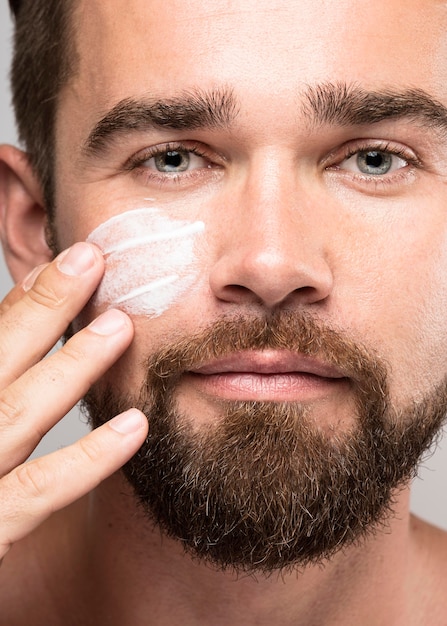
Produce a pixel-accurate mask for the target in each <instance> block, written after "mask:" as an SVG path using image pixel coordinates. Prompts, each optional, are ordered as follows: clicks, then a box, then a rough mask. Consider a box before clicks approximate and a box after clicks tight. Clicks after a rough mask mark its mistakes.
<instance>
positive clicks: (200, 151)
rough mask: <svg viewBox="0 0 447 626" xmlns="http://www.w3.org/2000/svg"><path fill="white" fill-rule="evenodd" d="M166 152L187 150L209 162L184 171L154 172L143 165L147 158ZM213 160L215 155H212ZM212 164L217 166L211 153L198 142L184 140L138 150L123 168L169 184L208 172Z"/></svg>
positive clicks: (148, 179)
mask: <svg viewBox="0 0 447 626" xmlns="http://www.w3.org/2000/svg"><path fill="white" fill-rule="evenodd" d="M167 152H188V153H190V154H194V155H196V156H198V157H201V158H202V159H205V160H206V161H208V162H209V165H208V166H207V167H203V168H197V169H194V170H190V171H185V172H172V173H167V172H156V171H154V170H150V169H149V168H148V167H143V163H145V162H146V161H149V159H153V158H155V157H157V156H162V155H164V154H166V153H167ZM214 161H215V157H214ZM213 166H218V164H216V163H215V162H213V159H212V157H211V155H210V154H209V153H208V152H207V151H206V150H205V149H204V148H203V147H201V145H200V144H198V143H195V142H185V143H180V142H179V143H166V144H162V145H157V146H152V147H150V148H147V149H146V150H144V152H139V153H138V154H136V155H134V156H133V157H131V158H130V159H129V161H127V163H126V165H125V169H126V170H127V171H131V172H134V173H135V174H136V175H138V176H143V177H145V179H146V180H147V181H155V182H157V183H158V184H160V185H162V184H170V183H180V182H186V181H187V180H188V179H190V178H197V176H200V175H203V174H204V172H209V170H210V169H212V168H213Z"/></svg>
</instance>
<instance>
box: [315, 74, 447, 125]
mask: <svg viewBox="0 0 447 626" xmlns="http://www.w3.org/2000/svg"><path fill="white" fill-rule="evenodd" d="M303 113H304V115H305V116H306V117H307V119H309V120H311V121H312V122H313V123H316V124H329V125H338V126H362V125H365V124H366V125H368V124H378V123H379V122H383V121H385V120H393V119H404V118H405V119H408V120H411V121H413V122H417V123H420V124H422V125H424V126H428V127H429V128H432V129H437V130H441V131H447V108H446V107H445V106H444V105H443V104H442V103H441V102H439V101H438V100H436V99H435V98H433V97H431V96H430V95H429V94H428V93H427V92H426V91H424V90H423V89H405V90H395V89H392V88H389V89H383V90H377V91H368V90H366V89H363V88H361V87H359V86H356V85H347V84H344V83H335V84H334V83H323V84H321V85H318V86H316V87H309V88H308V90H307V92H306V94H305V97H304V100H303Z"/></svg>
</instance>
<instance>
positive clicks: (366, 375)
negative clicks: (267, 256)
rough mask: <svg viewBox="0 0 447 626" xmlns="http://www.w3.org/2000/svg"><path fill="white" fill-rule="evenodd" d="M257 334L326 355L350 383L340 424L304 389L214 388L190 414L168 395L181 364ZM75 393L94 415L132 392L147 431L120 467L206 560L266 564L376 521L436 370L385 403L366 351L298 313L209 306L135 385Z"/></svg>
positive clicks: (414, 445) (424, 427)
mask: <svg viewBox="0 0 447 626" xmlns="http://www.w3.org/2000/svg"><path fill="white" fill-rule="evenodd" d="M267 348H272V349H279V350H280V349H288V350H294V351H296V352H300V353H303V354H306V355H312V356H317V357H318V358H320V359H322V360H323V361H325V362H326V363H329V364H332V365H334V366H336V367H337V368H339V369H340V370H341V371H342V372H343V373H344V374H345V376H346V377H347V378H348V379H349V380H350V383H351V389H352V391H350V392H348V393H347V396H349V397H347V401H346V407H347V408H346V410H347V411H349V407H351V409H350V411H351V413H353V412H354V415H350V416H349V417H350V418H352V424H353V426H352V427H350V428H348V429H346V428H345V429H344V430H343V431H342V432H338V430H341V429H338V430H337V428H334V429H332V430H329V429H327V428H322V427H321V425H319V424H318V423H317V421H316V420H315V419H313V416H312V406H310V405H307V406H306V405H305V404H304V403H290V402H288V403H284V402H282V403H280V402H233V401H220V406H221V407H222V413H221V415H219V416H217V418H216V419H215V420H213V422H212V424H208V425H207V426H200V427H197V426H195V427H193V424H194V421H195V420H194V416H190V415H186V414H185V415H182V414H181V413H179V411H178V410H177V409H176V390H177V388H178V383H179V381H180V380H181V378H182V374H184V373H185V372H187V371H189V370H191V369H196V368H198V367H199V366H200V365H201V364H203V363H204V362H205V361H208V360H209V359H210V358H214V357H219V356H223V355H225V354H228V353H232V352H235V351H239V350H262V349H267ZM85 403H86V407H87V410H88V413H89V415H90V417H91V420H92V423H93V425H94V426H95V427H96V426H98V425H99V424H101V423H103V422H104V421H106V420H108V419H110V418H111V417H112V416H113V415H115V414H116V413H118V412H120V411H122V410H124V409H126V408H128V407H129V406H131V405H132V406H138V407H139V408H140V409H142V410H143V411H144V412H145V413H146V415H147V416H148V419H149V424H150V427H149V436H148V438H147V441H146V442H145V444H144V445H143V446H142V448H141V449H140V450H139V452H138V453H137V454H136V455H135V456H134V457H133V458H132V459H131V461H129V463H128V464H127V465H126V466H125V467H124V473H125V476H126V477H127V479H128V481H129V482H130V484H131V485H132V487H133V489H134V491H135V493H136V495H137V497H138V499H139V502H140V503H141V505H142V506H143V507H144V510H145V511H146V512H147V514H148V515H149V516H150V518H151V519H152V520H153V521H154V522H155V523H156V524H158V525H159V527H160V528H161V529H162V530H163V531H164V532H166V533H167V534H168V535H169V536H170V537H173V538H175V539H177V540H179V541H180V542H181V543H182V544H183V546H184V548H185V549H186V550H187V551H188V552H189V553H190V554H191V555H193V556H194V557H197V558H199V559H202V560H204V561H206V562H209V563H212V564H213V565H214V566H216V567H219V568H222V569H229V568H234V569H235V570H237V571H243V572H251V573H253V572H263V573H269V572H272V571H274V570H277V569H285V568H289V567H294V566H301V567H302V566H306V565H308V564H314V563H320V562H322V561H323V560H325V559H328V558H330V557H331V556H332V555H333V554H335V553H336V552H338V551H339V550H340V549H342V548H344V547H347V546H349V545H351V544H352V543H353V542H356V541H359V540H361V539H363V538H364V537H366V536H367V535H368V533H369V532H372V531H375V530H377V528H378V527H379V526H380V525H381V524H383V523H384V522H386V520H387V519H388V518H389V517H390V516H391V515H392V508H393V497H394V496H395V494H396V491H397V490H398V489H399V488H401V487H402V486H404V484H405V483H406V482H408V481H409V480H410V479H411V478H412V477H413V476H414V474H415V470H416V467H417V463H418V461H419V459H420V456H421V454H422V453H423V452H424V451H426V450H427V448H428V447H429V446H430V445H431V443H432V440H433V437H434V435H435V434H436V433H437V432H438V430H439V428H440V426H441V425H442V422H443V419H444V415H445V411H446V406H447V382H445V381H443V383H442V384H441V385H439V386H438V387H437V388H436V389H435V390H433V391H432V392H431V393H430V394H429V395H427V397H425V398H424V399H423V400H422V401H419V402H417V403H416V402H412V403H409V406H408V407H407V408H406V409H405V410H401V411H398V410H397V409H396V408H395V407H393V406H392V405H391V403H390V398H389V392H388V386H387V370H386V367H385V366H384V364H383V363H382V362H380V360H379V359H378V358H377V357H376V356H375V355H373V354H371V353H370V352H368V351H367V350H366V349H365V348H364V347H361V346H359V345H356V344H354V343H353V342H351V341H349V340H347V339H345V338H344V337H342V335H341V334H340V333H338V332H336V331H334V330H332V329H329V328H327V327H325V326H324V325H323V324H321V323H320V322H317V321H315V320H314V319H313V318H311V317H309V316H307V315H304V314H298V313H291V312H290V313H289V312H282V313H279V314H277V315H273V316H271V317H269V318H268V319H259V318H255V319H253V318H246V317H240V318H238V319H236V320H226V319H223V320H220V321H219V322H217V323H216V324H214V325H212V326H211V327H210V328H208V329H206V330H204V331H201V332H200V333H199V334H197V335H195V336H193V337H188V338H183V339H180V340H177V341H175V342H173V343H172V345H170V346H168V347H166V348H164V349H163V350H161V351H160V352H158V353H157V354H154V355H152V356H151V358H150V359H149V360H148V363H147V379H146V384H145V385H144V387H143V389H142V390H141V393H140V396H139V397H138V398H135V397H132V396H129V395H126V394H119V393H117V392H116V391H115V390H114V389H111V388H107V389H105V388H104V387H103V388H102V390H100V387H99V386H98V387H97V388H95V390H92V391H91V392H90V393H89V395H88V396H87V398H86V400H85ZM353 407H354V409H353Z"/></svg>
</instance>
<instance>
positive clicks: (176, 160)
mask: <svg viewBox="0 0 447 626" xmlns="http://www.w3.org/2000/svg"><path fill="white" fill-rule="evenodd" d="M165 161H166V165H168V166H170V167H180V165H181V164H182V155H181V154H180V152H167V153H166V156H165Z"/></svg>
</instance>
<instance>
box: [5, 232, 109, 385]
mask: <svg viewBox="0 0 447 626" xmlns="http://www.w3.org/2000/svg"><path fill="white" fill-rule="evenodd" d="M103 272H104V261H103V258H102V254H101V251H100V250H99V249H98V248H97V247H96V246H93V245H91V244H88V243H76V244H74V245H73V246H72V247H71V248H69V249H68V250H65V251H64V252H62V253H61V254H60V255H58V256H57V257H56V259H55V260H54V261H53V262H52V263H50V264H49V265H48V266H47V267H45V268H44V269H43V270H42V271H41V273H40V274H39V275H38V276H37V279H36V280H35V282H34V284H33V285H32V287H31V288H30V289H29V290H28V291H26V292H25V293H23V289H22V297H19V298H18V299H17V300H16V301H14V302H12V301H13V300H15V298H16V297H17V291H15V293H13V294H11V296H10V300H9V302H10V303H9V305H8V301H7V307H5V308H6V310H5V312H4V313H3V315H2V316H1V317H0V388H2V387H4V386H5V385H7V384H9V383H10V382H12V381H13V380H15V379H16V378H17V377H18V376H20V375H21V374H22V373H23V372H24V371H26V370H27V369H28V368H29V367H31V366H32V365H34V364H35V363H36V362H37V361H38V360H39V359H41V358H42V357H43V356H44V355H45V354H46V353H47V352H48V351H49V350H50V349H51V348H52V347H53V346H54V344H55V343H56V342H57V341H58V339H59V338H60V337H61V335H62V334H63V333H64V332H65V330H66V329H67V327H68V325H69V323H70V322H71V321H72V320H73V319H74V318H75V317H76V315H77V314H78V313H79V312H80V311H81V309H82V308H83V307H84V306H85V305H86V303H87V301H88V300H89V298H90V297H91V295H92V294H93V292H94V290H95V289H96V287H97V285H98V283H99V281H100V279H101V277H102V274H103ZM13 291H14V290H13ZM11 302H12V304H11Z"/></svg>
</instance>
